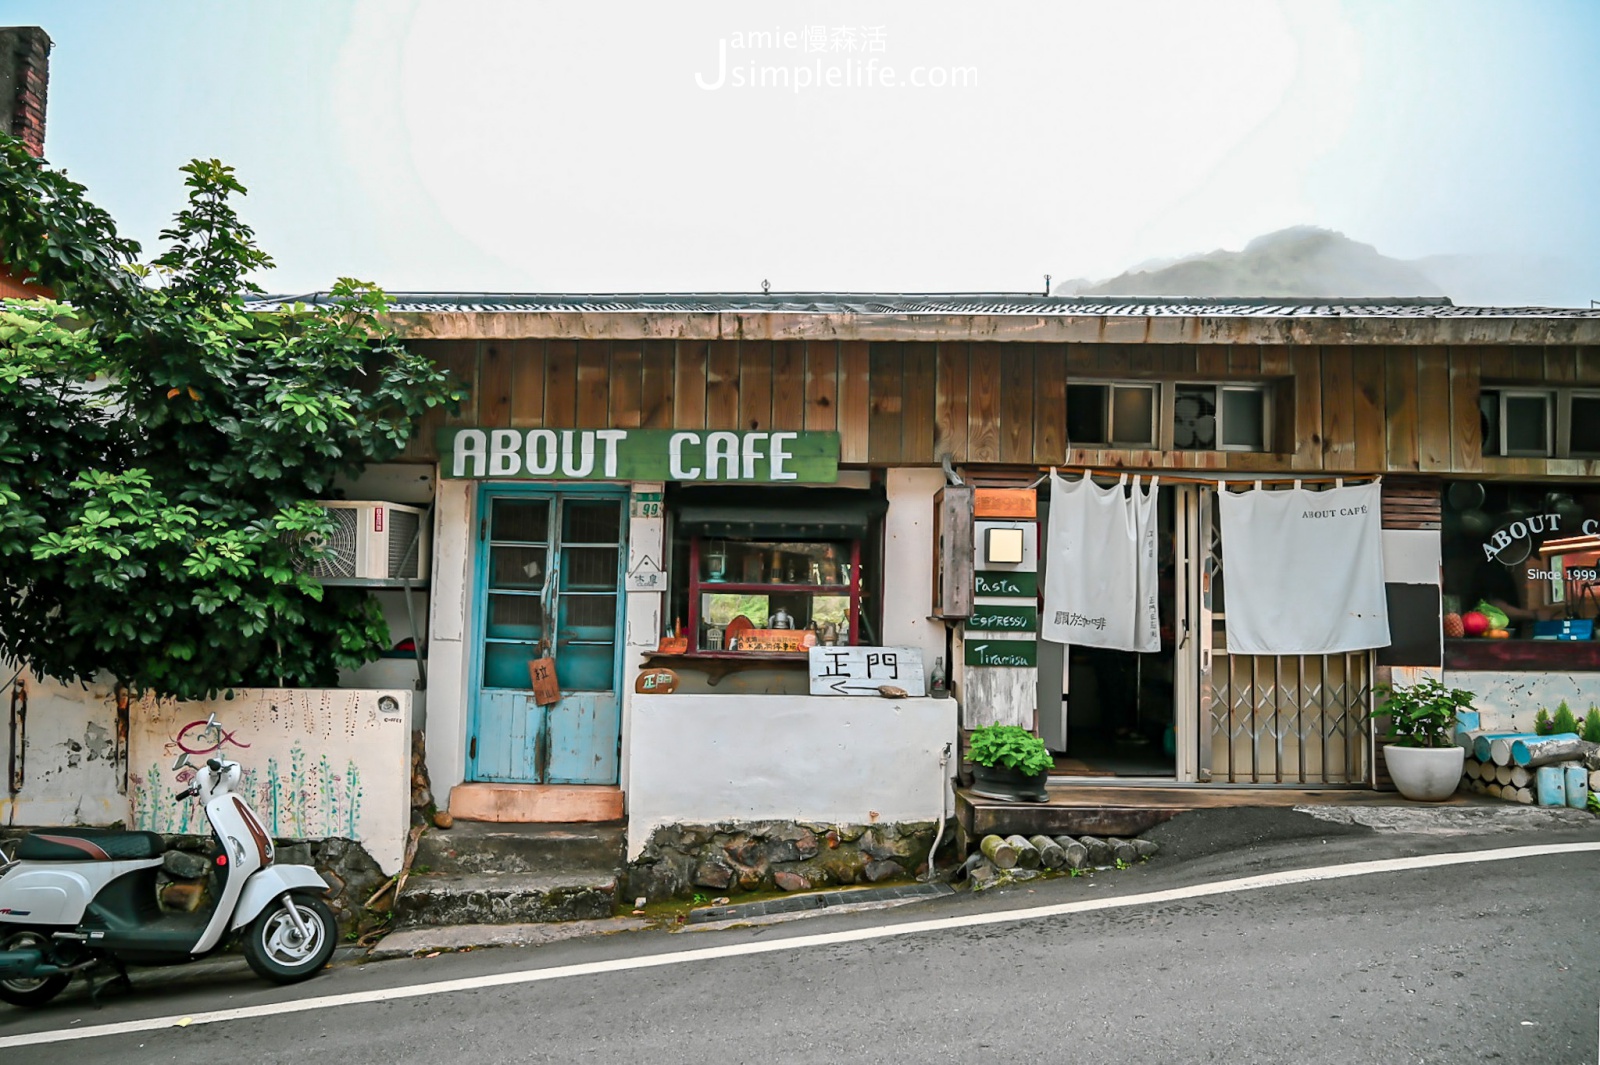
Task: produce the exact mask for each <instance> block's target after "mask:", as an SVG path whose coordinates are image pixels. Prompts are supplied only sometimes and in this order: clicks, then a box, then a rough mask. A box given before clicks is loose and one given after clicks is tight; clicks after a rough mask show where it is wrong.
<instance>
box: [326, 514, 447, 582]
mask: <svg viewBox="0 0 1600 1065" xmlns="http://www.w3.org/2000/svg"><path fill="white" fill-rule="evenodd" d="M317 505H318V506H320V507H322V508H323V509H324V510H326V511H327V512H328V515H329V516H330V517H331V518H332V519H333V532H332V533H331V534H330V535H329V537H328V542H327V545H326V547H327V554H326V557H324V558H323V560H322V561H321V562H318V563H317V564H316V565H314V566H312V567H311V568H310V569H309V570H308V571H307V572H309V573H310V574H311V575H312V576H313V577H317V578H320V579H324V580H335V579H337V580H372V581H398V580H414V581H422V580H427V578H428V560H429V557H430V545H429V543H428V529H427V526H426V525H425V524H423V520H422V519H423V515H424V514H425V513H426V512H425V511H424V510H423V509H422V508H420V507H407V506H402V505H401V504H399V503H377V502H366V501H363V500H343V499H336V500H326V501H323V502H319V503H318V504H317Z"/></svg>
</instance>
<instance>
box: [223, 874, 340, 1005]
mask: <svg viewBox="0 0 1600 1065" xmlns="http://www.w3.org/2000/svg"><path fill="white" fill-rule="evenodd" d="M293 901H294V908H295V912H296V913H297V914H299V916H300V922H301V923H302V924H303V925H305V929H306V935H305V936H303V937H302V936H301V935H300V932H299V930H298V929H297V928H295V926H294V922H293V921H292V920H290V919H289V913H288V911H287V910H285V909H284V908H283V904H282V903H281V902H275V903H273V904H272V905H271V906H268V907H267V908H266V909H265V910H262V911H261V916H259V917H257V918H256V919H255V922H254V923H253V924H251V926H250V931H249V932H247V933H246V934H245V940H244V957H245V960H246V961H247V962H249V963H250V968H252V969H254V970H255V971H256V975H257V976H260V977H263V978H265V979H267V980H271V981H272V982H273V983H275V984H293V983H297V982H299V981H301V980H305V979H307V978H309V977H312V976H315V975H316V974H317V973H318V972H319V971H321V969H322V967H323V966H324V965H326V964H328V959H329V958H331V957H332V956H333V948H334V946H335V944H336V937H337V936H338V934H339V922H338V921H337V920H335V918H334V916H333V911H332V910H331V909H329V908H328V904H327V903H326V902H323V901H322V900H321V899H319V898H317V897H316V896H315V895H295V896H293Z"/></svg>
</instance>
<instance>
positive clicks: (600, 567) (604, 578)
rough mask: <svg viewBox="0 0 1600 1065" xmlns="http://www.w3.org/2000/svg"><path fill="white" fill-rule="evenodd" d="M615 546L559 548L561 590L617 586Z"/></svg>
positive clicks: (602, 588) (598, 588)
mask: <svg viewBox="0 0 1600 1065" xmlns="http://www.w3.org/2000/svg"><path fill="white" fill-rule="evenodd" d="M617 556H618V551H617V549H616V548H615V547H567V546H563V547H562V549H561V590H562V591H563V592H567V591H574V590H577V591H582V590H585V589H594V590H596V591H609V590H612V589H615V588H616V586H617Z"/></svg>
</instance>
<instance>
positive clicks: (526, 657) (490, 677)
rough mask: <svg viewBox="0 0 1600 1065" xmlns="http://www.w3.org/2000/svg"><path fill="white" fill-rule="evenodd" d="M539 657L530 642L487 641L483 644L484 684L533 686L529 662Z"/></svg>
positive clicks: (512, 686)
mask: <svg viewBox="0 0 1600 1065" xmlns="http://www.w3.org/2000/svg"><path fill="white" fill-rule="evenodd" d="M535 657H537V650H536V648H535V647H534V646H533V644H529V643H486V644H484V645H483V686H484V687H485V688H519V689H522V690H527V689H529V688H532V687H533V677H532V675H531V674H530V673H529V672H528V663H529V662H532V661H533V660H534V658H535Z"/></svg>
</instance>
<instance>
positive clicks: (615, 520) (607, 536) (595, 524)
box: [561, 499, 622, 544]
mask: <svg viewBox="0 0 1600 1065" xmlns="http://www.w3.org/2000/svg"><path fill="white" fill-rule="evenodd" d="M561 526H562V528H561V542H562V543H563V544H614V543H616V542H617V541H618V539H620V534H621V532H622V503H621V501H620V500H616V499H594V500H584V501H582V502H579V501H578V500H575V499H568V500H567V501H566V502H565V503H563V504H562V506H561Z"/></svg>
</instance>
